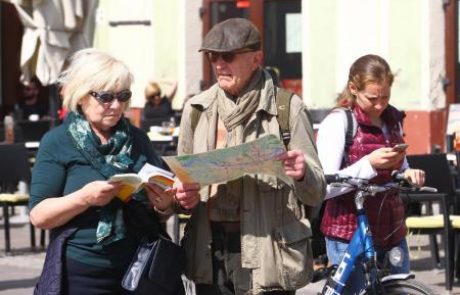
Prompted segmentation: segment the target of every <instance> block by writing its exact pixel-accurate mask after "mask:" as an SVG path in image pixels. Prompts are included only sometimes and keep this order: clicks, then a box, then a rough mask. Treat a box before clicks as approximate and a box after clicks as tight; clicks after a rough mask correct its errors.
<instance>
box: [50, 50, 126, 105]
mask: <svg viewBox="0 0 460 295" xmlns="http://www.w3.org/2000/svg"><path fill="white" fill-rule="evenodd" d="M133 80H134V78H133V75H132V74H131V72H130V71H129V68H128V67H127V66H126V65H125V64H124V63H123V62H122V61H120V60H118V59H116V58H114V57H113V56H111V55H109V54H108V53H106V52H104V51H101V50H98V49H94V48H87V49H83V50H80V51H77V52H76V53H75V54H73V55H72V56H71V57H70V59H69V65H68V67H67V69H66V70H64V71H63V72H62V74H61V75H60V77H59V79H58V82H59V84H61V86H62V87H63V89H65V91H63V92H62V94H63V106H64V107H65V108H67V109H69V110H70V111H73V112H77V111H78V103H79V102H80V100H82V99H83V98H85V97H87V96H88V95H89V92H90V91H108V90H112V89H114V88H118V89H129V88H130V87H131V84H132V82H133ZM127 108H129V104H126V109H127Z"/></svg>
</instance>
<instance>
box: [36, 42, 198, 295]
mask: <svg viewBox="0 0 460 295" xmlns="http://www.w3.org/2000/svg"><path fill="white" fill-rule="evenodd" d="M132 81H133V76H132V74H131V73H130V71H129V69H128V68H127V66H126V65H125V64H124V63H123V62H121V61H119V60H117V59H115V58H114V57H112V56H110V55H108V54H107V53H105V52H102V51H99V50H96V49H85V50H82V51H79V52H77V53H76V54H74V55H73V56H72V57H71V59H70V63H69V66H68V68H67V70H65V71H64V72H63V74H62V75H61V77H60V80H59V82H60V84H61V86H63V87H64V89H65V91H63V96H64V97H63V104H64V107H66V108H67V109H68V110H69V114H68V115H67V117H66V119H65V121H64V122H63V124H62V125H60V126H59V127H56V128H54V129H52V130H51V131H49V132H48V133H47V134H46V135H45V136H44V138H43V139H42V141H41V142H40V148H39V151H38V154H37V157H36V163H35V166H34V170H33V174H32V184H31V192H30V203H29V207H30V209H31V211H30V218H31V221H32V223H33V225H34V226H36V227H38V228H42V229H51V242H50V245H49V247H48V251H47V256H46V260H45V264H44V268H43V272H42V275H41V277H40V279H39V282H38V283H37V286H36V290H35V294H48V292H49V290H53V291H55V293H53V294H124V293H125V291H124V290H123V289H122V288H121V284H120V282H121V280H122V277H123V275H124V273H125V271H126V269H127V268H128V265H129V263H130V261H131V260H132V258H133V255H134V253H135V251H136V248H137V245H138V244H139V241H140V240H141V238H142V236H144V235H145V234H146V233H151V232H152V231H157V232H160V231H162V230H161V226H160V217H161V215H168V214H169V212H171V211H172V210H171V208H172V206H173V205H174V196H175V195H179V196H180V195H181V194H189V195H195V194H196V195H197V194H198V188H199V187H198V185H196V184H180V183H179V184H178V185H177V186H175V187H174V188H171V189H168V190H166V191H164V190H162V189H161V188H160V187H157V186H155V185H146V186H145V187H144V189H143V190H142V191H140V192H138V193H136V194H133V195H132V196H131V198H130V199H129V201H127V202H126V201H125V202H123V201H122V200H121V199H120V198H117V195H118V194H119V192H120V189H121V184H120V183H117V182H110V181H108V179H109V178H110V177H111V176H112V175H114V174H117V173H130V172H131V173H136V172H138V171H139V170H140V168H142V167H143V166H144V164H146V163H150V164H152V165H155V166H162V162H161V160H160V159H159V157H158V156H157V155H156V154H155V152H154V150H153V148H152V145H151V144H150V141H149V139H148V137H147V135H146V134H145V133H144V132H143V131H141V130H140V129H138V128H136V127H134V126H133V125H131V124H130V123H129V121H128V120H127V119H126V118H125V117H124V116H123V112H124V111H125V110H126V109H127V108H128V107H129V103H130V99H131V95H132V94H131V90H130V87H131V83H132ZM179 285H180V284H179ZM179 285H178V286H179ZM179 291H180V290H178V292H179Z"/></svg>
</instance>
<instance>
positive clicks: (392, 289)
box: [364, 279, 436, 295]
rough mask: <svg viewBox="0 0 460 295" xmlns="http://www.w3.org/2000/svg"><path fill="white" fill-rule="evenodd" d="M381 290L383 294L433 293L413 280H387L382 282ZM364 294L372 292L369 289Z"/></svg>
mask: <svg viewBox="0 0 460 295" xmlns="http://www.w3.org/2000/svg"><path fill="white" fill-rule="evenodd" d="M382 287H383V290H384V291H385V295H401V294H407V295H435V294H436V293H434V292H433V291H432V290H431V289H430V288H428V287H427V286H425V285H424V284H422V283H420V282H418V281H416V280H413V279H407V280H389V281H385V282H382ZM364 294H372V292H370V291H366V292H365V293H364Z"/></svg>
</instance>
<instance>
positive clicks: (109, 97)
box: [89, 89, 133, 103]
mask: <svg viewBox="0 0 460 295" xmlns="http://www.w3.org/2000/svg"><path fill="white" fill-rule="evenodd" d="M89 94H90V95H91V96H93V97H94V98H95V99H97V101H99V102H101V103H110V102H112V101H113V100H114V99H115V98H116V99H117V100H118V101H119V102H127V101H128V100H129V99H130V98H131V96H132V95H133V93H132V92H131V90H129V89H125V90H122V91H120V92H118V93H114V92H111V91H100V92H96V91H90V93H89Z"/></svg>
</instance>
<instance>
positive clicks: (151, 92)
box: [144, 81, 161, 99]
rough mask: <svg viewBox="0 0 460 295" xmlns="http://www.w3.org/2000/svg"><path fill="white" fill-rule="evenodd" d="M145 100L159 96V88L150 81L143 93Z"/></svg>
mask: <svg viewBox="0 0 460 295" xmlns="http://www.w3.org/2000/svg"><path fill="white" fill-rule="evenodd" d="M144 95H145V98H146V99H148V98H149V97H151V96H155V95H160V96H161V88H160V85H158V83H156V82H153V81H150V82H148V83H147V86H146V87H145V91H144Z"/></svg>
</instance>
